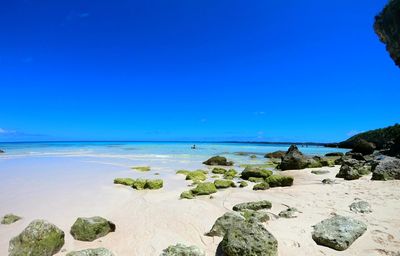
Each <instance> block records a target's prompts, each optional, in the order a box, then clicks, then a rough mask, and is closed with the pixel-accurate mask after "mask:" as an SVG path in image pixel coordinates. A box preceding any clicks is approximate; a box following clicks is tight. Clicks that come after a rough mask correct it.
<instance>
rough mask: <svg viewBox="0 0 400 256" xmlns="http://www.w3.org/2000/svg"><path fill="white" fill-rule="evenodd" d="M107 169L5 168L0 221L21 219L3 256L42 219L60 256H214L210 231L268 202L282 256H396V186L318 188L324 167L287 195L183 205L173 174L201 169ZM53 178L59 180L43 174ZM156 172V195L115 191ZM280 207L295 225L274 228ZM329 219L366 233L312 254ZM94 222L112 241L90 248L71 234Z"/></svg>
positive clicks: (37, 163) (95, 164) (51, 162)
mask: <svg viewBox="0 0 400 256" xmlns="http://www.w3.org/2000/svg"><path fill="white" fill-rule="evenodd" d="M105 162H106V161H105V160H104V159H103V160H102V159H99V160H98V161H89V160H88V159H81V158H63V159H61V158H57V157H48V158H29V157H27V158H24V159H2V160H1V162H0V166H1V167H2V168H1V169H2V172H1V173H0V178H1V183H2V186H1V188H0V215H4V214H6V213H10V212H12V213H15V214H18V215H21V216H23V217H24V218H23V219H22V220H21V221H18V222H17V223H14V224H12V225H0V255H7V251H8V241H9V240H10V239H11V238H12V237H14V236H15V235H17V234H19V233H20V232H21V231H22V230H23V229H24V228H25V227H26V226H27V225H28V224H29V222H31V221H32V220H33V219H38V218H40V219H46V220H48V221H50V222H52V223H54V224H55V225H57V226H58V227H59V228H61V229H62V230H64V232H65V233H66V241H65V245H64V247H63V249H65V250H66V251H65V252H60V253H58V254H57V255H65V254H66V252H69V251H72V250H79V249H84V248H96V247H105V248H108V249H110V250H111V251H113V252H114V253H115V254H116V255H122V256H125V255H159V254H160V253H161V251H162V250H163V249H164V248H166V247H168V246H169V245H172V244H176V243H178V242H180V243H184V244H187V245H197V246H199V247H200V248H202V249H204V250H205V251H206V255H215V251H216V248H217V246H218V243H219V242H220V240H221V238H218V237H214V238H212V237H207V236H204V235H203V234H204V233H205V232H207V231H209V229H210V228H211V226H212V225H213V223H214V221H215V220H216V219H217V218H218V217H219V216H221V215H222V214H224V213H225V212H227V211H229V210H231V209H232V206H233V205H234V204H236V203H241V202H246V201H255V200H264V199H265V200H269V201H271V202H272V205H273V207H272V209H271V210H270V211H269V212H271V215H270V216H271V217H272V219H271V220H270V221H269V222H267V223H266V227H267V229H268V230H269V231H270V232H271V233H272V234H273V235H274V236H275V237H276V238H277V240H278V242H279V255H391V254H388V253H389V252H398V251H400V215H399V214H398V213H399V212H400V203H399V202H400V181H386V182H379V181H370V180H369V178H370V177H369V176H366V177H363V178H361V179H360V180H355V181H344V180H341V179H338V180H337V182H338V183H337V184H334V185H323V184H322V183H321V180H322V179H324V178H334V176H335V174H336V173H337V172H338V169H339V167H338V166H336V167H333V168H327V167H324V168H323V169H327V170H329V171H330V172H329V173H328V174H324V175H314V174H311V173H310V170H309V169H305V170H296V171H285V172H284V173H285V174H288V175H292V176H294V177H295V182H294V185H293V186H292V187H286V188H272V189H269V190H266V191H253V190H251V187H252V186H249V187H247V188H230V189H227V190H220V191H219V192H218V193H217V194H214V198H213V199H210V198H209V197H208V196H203V197H198V198H196V199H194V200H179V194H180V193H181V192H182V191H184V190H187V189H188V188H187V185H188V184H189V182H187V181H185V180H184V176H181V175H176V174H175V171H176V170H177V169H180V168H189V167H190V168H192V169H195V168H198V167H201V163H175V164H174V165H173V166H172V164H171V163H168V165H167V167H165V166H163V163H162V162H160V163H158V164H156V167H155V170H154V171H152V172H150V173H146V174H138V173H137V172H135V171H132V170H129V169H127V168H122V167H121V163H119V164H116V165H112V164H104V163H105ZM27 166H28V167H29V168H27ZM122 166H124V164H122ZM55 168H56V169H57V172H56V173H55V172H49V170H54V169H55ZM157 168H159V169H157ZM163 168H164V169H163ZM157 170H158V171H160V174H161V177H162V178H163V179H164V183H165V187H164V188H163V189H161V190H158V191H135V190H133V189H131V188H129V187H124V186H121V185H114V184H112V180H113V179H114V178H115V177H138V176H145V177H154V172H157ZM355 198H360V199H363V200H366V201H368V202H369V203H370V204H371V206H372V209H373V212H372V213H370V214H355V213H353V212H351V211H350V210H349V208H348V206H349V205H350V204H351V203H352V202H353V201H354V199H355ZM285 204H286V205H290V206H293V207H296V208H297V209H299V210H300V211H301V212H302V213H301V214H300V215H299V217H298V218H295V219H283V218H280V219H277V218H274V217H273V215H274V214H275V215H276V214H278V213H279V212H280V211H281V210H283V209H285V208H286V207H285V206H284V205H285ZM332 213H337V214H341V215H345V216H352V217H355V218H357V219H360V220H362V221H364V222H365V223H366V224H367V225H368V230H367V232H366V233H365V234H364V235H363V236H362V237H361V238H359V239H358V240H357V241H356V242H355V243H354V244H353V245H352V246H351V247H350V248H349V249H347V250H346V251H342V252H338V251H335V250H332V249H329V248H326V247H322V246H318V245H316V244H315V242H314V241H313V240H312V238H311V231H312V225H314V224H316V223H318V222H319V221H321V220H323V219H325V218H328V217H330V216H331V214H332ZM95 215H100V216H102V217H105V218H107V219H109V220H111V221H113V222H114V223H115V224H116V225H117V230H116V232H114V233H110V234H109V235H107V236H105V237H103V238H100V239H98V240H96V241H94V242H80V241H76V240H74V239H73V238H72V236H71V235H70V234H69V230H70V227H71V225H72V224H73V222H74V221H75V219H76V218H77V217H80V216H83V217H90V216H95ZM386 252H387V253H386Z"/></svg>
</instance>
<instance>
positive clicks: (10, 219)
mask: <svg viewBox="0 0 400 256" xmlns="http://www.w3.org/2000/svg"><path fill="white" fill-rule="evenodd" d="M20 219H21V217H19V216H17V215H15V214H12V213H10V214H6V215H4V216H3V218H2V219H1V224H4V225H9V224H12V223H14V222H17V221H19V220H20Z"/></svg>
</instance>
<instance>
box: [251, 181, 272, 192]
mask: <svg viewBox="0 0 400 256" xmlns="http://www.w3.org/2000/svg"><path fill="white" fill-rule="evenodd" d="M267 189H269V184H268V183H267V182H260V183H257V184H255V185H254V186H253V190H267Z"/></svg>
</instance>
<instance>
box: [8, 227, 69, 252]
mask: <svg viewBox="0 0 400 256" xmlns="http://www.w3.org/2000/svg"><path fill="white" fill-rule="evenodd" d="M64 236H65V234H64V232H63V231H62V230H60V229H59V228H58V227H56V226H55V225H53V224H51V223H49V222H47V221H45V220H34V221H32V222H31V223H30V224H29V225H28V226H27V227H26V228H25V229H24V230H23V231H22V232H21V234H19V235H18V236H16V237H14V238H13V239H11V241H10V247H9V249H8V252H9V256H25V255H32V256H51V255H54V254H56V253H57V252H59V251H60V249H61V248H62V247H63V245H64Z"/></svg>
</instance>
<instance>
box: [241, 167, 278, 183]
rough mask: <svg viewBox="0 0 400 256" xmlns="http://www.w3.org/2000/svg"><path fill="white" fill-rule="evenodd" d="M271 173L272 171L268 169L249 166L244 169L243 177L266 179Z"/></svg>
mask: <svg viewBox="0 0 400 256" xmlns="http://www.w3.org/2000/svg"><path fill="white" fill-rule="evenodd" d="M271 175H272V171H270V170H266V169H263V168H260V167H257V166H248V167H246V168H245V169H244V170H243V172H242V174H241V178H242V179H245V180H247V179H249V178H250V177H254V178H263V179H265V178H268V177H269V176H271Z"/></svg>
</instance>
